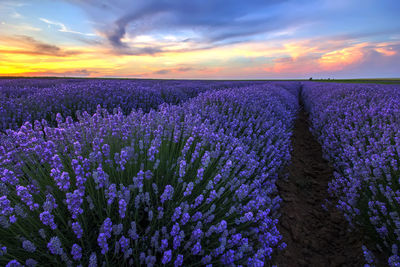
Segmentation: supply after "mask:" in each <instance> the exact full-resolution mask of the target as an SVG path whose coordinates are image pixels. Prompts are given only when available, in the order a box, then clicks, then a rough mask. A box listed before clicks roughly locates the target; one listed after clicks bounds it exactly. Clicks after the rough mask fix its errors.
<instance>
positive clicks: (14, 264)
mask: <svg viewBox="0 0 400 267" xmlns="http://www.w3.org/2000/svg"><path fill="white" fill-rule="evenodd" d="M6 267H22V264H21V263H19V262H18V261H17V260H12V261H9V262H8V263H7V265H6Z"/></svg>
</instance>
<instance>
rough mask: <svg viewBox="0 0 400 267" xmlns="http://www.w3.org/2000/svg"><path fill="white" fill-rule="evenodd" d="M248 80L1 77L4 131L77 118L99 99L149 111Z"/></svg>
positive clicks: (126, 111)
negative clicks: (24, 125) (79, 112)
mask: <svg viewBox="0 0 400 267" xmlns="http://www.w3.org/2000/svg"><path fill="white" fill-rule="evenodd" d="M249 83H250V82H245V81H242V82H229V81H213V82H210V81H172V80H171V81H168V80H158V81H157V80H104V79H91V80H85V79H40V80H39V79H2V80H0V132H1V131H5V130H6V129H18V128H19V127H21V126H22V124H23V123H24V122H26V121H30V122H31V123H33V122H34V121H35V120H39V121H40V120H41V119H45V120H46V121H47V123H48V124H49V125H52V126H56V125H57V123H59V122H62V120H61V117H57V114H61V115H62V116H63V117H68V116H71V117H72V118H74V119H75V118H76V116H77V115H76V112H77V111H86V112H88V113H90V114H93V113H95V112H96V109H97V105H101V106H102V107H104V108H106V109H107V110H108V111H109V112H112V111H113V109H115V108H121V110H122V111H123V113H124V114H129V113H130V112H131V110H133V109H135V110H138V109H142V110H143V111H145V112H148V111H149V110H150V109H157V107H158V106H159V105H160V104H162V103H170V104H178V103H180V102H183V101H186V100H188V99H189V98H192V97H195V96H197V95H198V94H199V93H202V92H205V91H207V90H215V89H221V88H232V87H238V86H242V85H246V84H249Z"/></svg>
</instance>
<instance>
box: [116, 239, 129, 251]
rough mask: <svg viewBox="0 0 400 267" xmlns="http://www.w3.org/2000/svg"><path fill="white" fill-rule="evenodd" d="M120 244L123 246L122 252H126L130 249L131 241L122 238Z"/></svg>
mask: <svg viewBox="0 0 400 267" xmlns="http://www.w3.org/2000/svg"><path fill="white" fill-rule="evenodd" d="M118 243H119V245H120V246H121V250H122V252H125V251H126V250H127V249H128V248H129V239H128V238H126V237H125V236H121V238H120V239H119V241H118Z"/></svg>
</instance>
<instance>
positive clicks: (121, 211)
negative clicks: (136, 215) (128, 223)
mask: <svg viewBox="0 0 400 267" xmlns="http://www.w3.org/2000/svg"><path fill="white" fill-rule="evenodd" d="M118 204H119V216H120V217H121V219H123V218H125V212H126V206H127V204H126V201H125V199H120V200H119V202H118Z"/></svg>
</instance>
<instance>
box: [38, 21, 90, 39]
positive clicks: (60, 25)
mask: <svg viewBox="0 0 400 267" xmlns="http://www.w3.org/2000/svg"><path fill="white" fill-rule="evenodd" d="M39 20H40V21H42V22H44V23H47V24H48V25H53V26H57V27H58V31H59V32H66V33H73V34H79V35H85V36H96V34H94V33H83V32H78V31H73V30H70V29H69V28H67V26H65V24H63V23H61V22H56V21H51V20H48V19H45V18H39Z"/></svg>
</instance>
